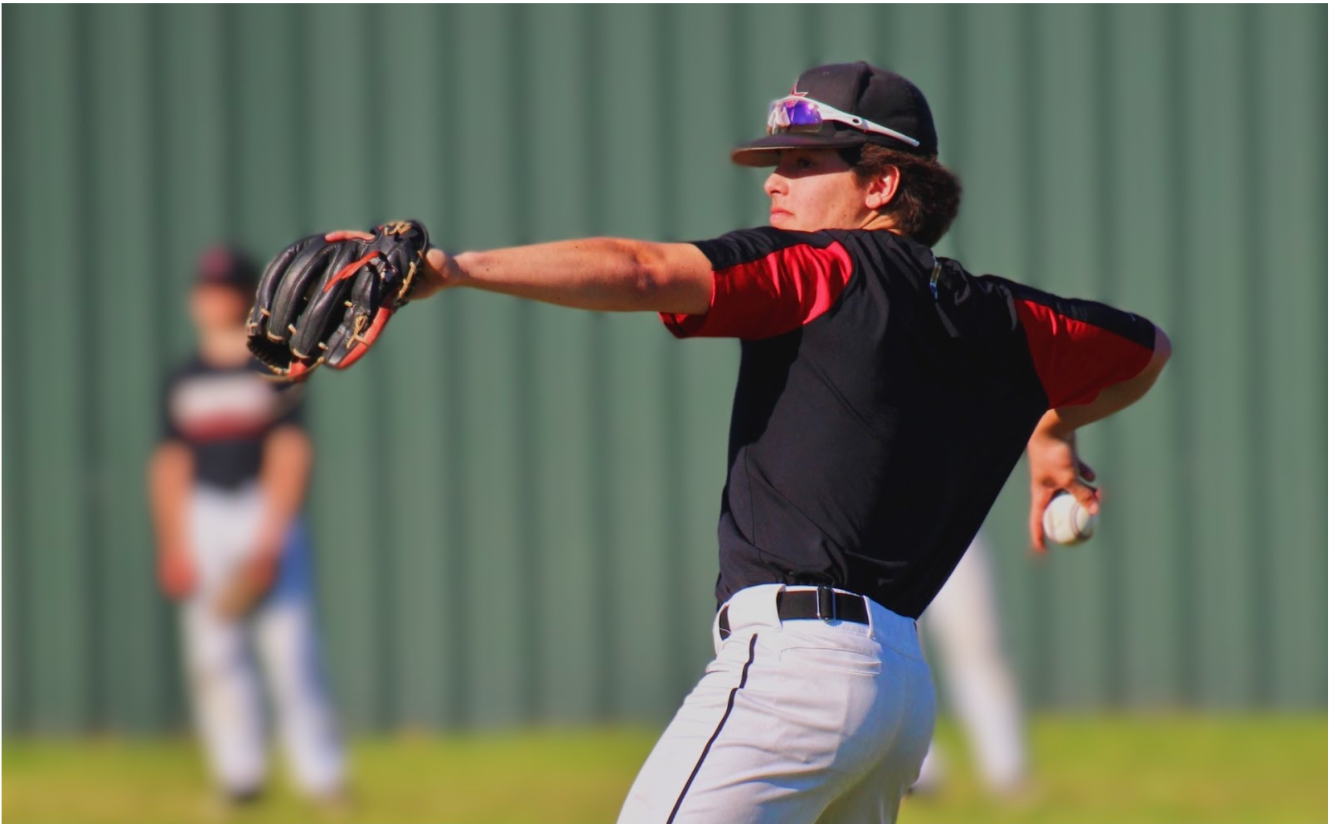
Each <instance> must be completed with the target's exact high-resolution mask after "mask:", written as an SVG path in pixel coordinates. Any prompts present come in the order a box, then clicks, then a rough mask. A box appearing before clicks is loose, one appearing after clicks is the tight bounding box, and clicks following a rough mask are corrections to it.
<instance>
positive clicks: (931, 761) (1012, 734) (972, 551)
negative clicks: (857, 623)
mask: <svg viewBox="0 0 1331 824" xmlns="http://www.w3.org/2000/svg"><path fill="white" fill-rule="evenodd" d="M982 536H983V533H980V534H977V535H976V536H975V540H973V541H972V542H971V545H970V548H969V549H967V550H966V554H964V555H962V556H961V560H960V561H959V562H958V563H957V566H956V569H954V570H953V571H952V575H951V576H950V577H949V578H948V579H947V583H946V584H944V585H943V588H942V589H941V590H939V592H938V595H936V596H935V597H934V600H933V601H932V602H931V603H930V604H929V608H928V609H926V610H925V611H924V614H923V615H921V616H920V621H919V624H920V634H921V635H922V636H923V637H924V639H925V641H926V642H929V641H931V642H932V643H933V644H934V646H935V649H936V650H937V652H938V654H939V656H940V657H941V658H942V662H943V673H944V676H945V677H944V679H943V686H944V687H945V688H946V689H947V692H948V697H949V698H950V699H951V701H952V709H953V711H954V712H955V714H956V717H957V720H958V721H960V722H961V728H962V730H963V732H965V734H966V738H967V739H968V742H969V744H970V746H971V750H972V754H973V756H974V760H975V764H976V766H977V767H978V768H979V773H980V779H981V780H982V781H983V782H984V786H985V788H986V789H987V790H988V791H989V792H990V793H991V794H992V795H994V796H995V797H998V798H1003V799H1010V800H1016V799H1020V798H1022V797H1023V795H1025V793H1026V792H1027V790H1028V789H1029V784H1028V780H1029V776H1028V774H1027V768H1028V762H1027V753H1026V732H1025V729H1024V727H1023V720H1022V711H1021V700H1020V698H1019V696H1018V694H1017V683H1016V678H1015V677H1014V676H1013V674H1012V668H1011V667H1010V666H1009V664H1008V661H1007V656H1006V655H1005V654H1004V650H1003V639H1002V632H1001V622H1000V621H999V612H998V602H997V593H996V592H995V589H996V588H995V585H994V575H993V568H992V561H991V560H990V558H989V547H988V545H987V544H986V543H985V541H984V540H983V537H982ZM936 744H937V742H931V743H930V744H929V751H928V753H927V754H926V755H925V757H924V763H923V764H922V765H921V766H920V775H919V778H918V779H916V781H915V783H914V785H912V786H911V791H912V792H915V793H924V794H929V793H933V792H936V791H937V790H938V789H939V788H940V786H941V785H942V783H943V781H944V778H945V773H946V767H945V764H944V760H943V757H942V756H941V755H940V754H939V752H938V748H937V746H936Z"/></svg>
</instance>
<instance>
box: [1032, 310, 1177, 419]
mask: <svg viewBox="0 0 1331 824" xmlns="http://www.w3.org/2000/svg"><path fill="white" fill-rule="evenodd" d="M1172 352H1173V349H1172V346H1171V344H1170V341H1169V337H1168V336H1167V335H1166V334H1165V333H1164V331H1163V330H1161V329H1159V328H1157V329H1156V330H1155V348H1154V351H1153V353H1152V355H1151V360H1150V361H1149V362H1148V363H1147V364H1146V367H1145V368H1144V369H1142V371H1141V372H1139V373H1137V375H1136V376H1135V377H1133V378H1130V379H1129V380H1126V381H1123V382H1122V383H1119V384H1115V385H1114V386H1111V387H1108V388H1107V389H1105V390H1103V391H1102V392H1101V393H1100V394H1099V396H1098V397H1096V399H1095V400H1094V401H1092V402H1090V403H1088V404H1083V405H1081V406H1063V407H1059V408H1057V409H1050V410H1049V411H1048V412H1046V413H1045V414H1044V417H1043V418H1041V419H1040V423H1039V424H1038V425H1037V426H1036V432H1037V433H1044V434H1050V435H1054V436H1056V437H1060V438H1064V439H1066V438H1067V437H1069V436H1070V435H1071V434H1072V433H1073V432H1075V431H1076V430H1078V429H1080V428H1081V427H1083V426H1086V425H1087V424H1090V423H1094V422H1096V421H1099V420H1103V419H1104V418H1107V417H1109V416H1110V415H1113V414H1114V413H1115V412H1119V411H1121V410H1123V409H1126V408H1127V407H1129V406H1131V405H1132V404H1134V403H1136V402H1137V401H1138V400H1140V399H1141V398H1142V396H1144V395H1145V394H1146V392H1147V390H1149V389H1150V388H1151V387H1152V386H1153V385H1154V384H1155V381H1156V379H1157V378H1159V377H1160V372H1161V371H1162V370H1163V369H1164V368H1165V364H1166V363H1167V362H1168V361H1169V357H1170V355H1171V354H1172Z"/></svg>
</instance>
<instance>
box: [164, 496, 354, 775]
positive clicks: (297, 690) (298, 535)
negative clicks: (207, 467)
mask: <svg viewBox="0 0 1331 824" xmlns="http://www.w3.org/2000/svg"><path fill="white" fill-rule="evenodd" d="M261 506H262V499H261V498H260V494H259V491H258V489H257V487H256V486H249V487H246V488H244V489H242V490H241V491H239V492H235V493H230V492H223V491H219V490H211V489H207V488H203V487H201V488H199V489H198V490H197V491H196V492H195V494H194V496H193V499H192V501H191V512H190V515H191V518H190V538H191V543H192V549H193V552H194V557H195V564H196V566H195V569H196V570H197V572H198V579H197V582H198V586H197V587H196V590H195V594H194V596H193V597H191V598H190V599H189V600H188V601H187V602H186V604H185V605H184V609H183V610H182V620H183V630H184V638H185V652H186V661H185V663H186V669H187V677H188V682H189V687H190V696H191V699H192V701H193V707H194V717H195V724H196V725H197V727H198V729H199V733H200V735H201V736H202V738H203V743H204V749H205V751H206V753H207V756H208V761H209V765H210V767H211V769H212V772H213V774H214V776H215V778H216V780H217V782H218V783H219V784H220V785H221V786H222V787H223V788H224V789H226V790H229V791H247V790H251V789H256V788H258V787H259V786H260V785H261V784H262V783H263V780H264V777H265V774H266V773H267V747H266V738H267V736H266V727H265V723H264V716H263V699H262V693H261V691H260V685H259V673H258V670H257V667H256V666H255V652H256V650H255V649H254V647H256V646H257V653H258V655H259V657H261V658H262V659H263V665H264V666H263V668H264V672H265V674H266V675H267V679H268V686H269V694H270V696H271V698H272V705H273V708H274V710H275V713H276V716H277V722H278V725H279V730H280V732H281V737H282V741H283V744H284V745H285V747H286V750H287V753H288V755H289V757H290V760H291V766H292V769H293V772H294V774H295V778H296V781H297V782H298V783H299V785H300V787H301V789H303V790H304V791H305V792H307V793H310V794H311V795H322V794H324V793H327V792H330V791H333V790H335V789H337V788H338V787H339V786H340V784H341V782H342V773H343V754H342V745H341V742H340V741H339V739H338V735H337V730H336V723H335V719H334V715H333V709H332V706H331V702H330V700H329V696H328V691H327V689H326V688H325V685H324V681H323V676H322V669H321V665H320V661H319V651H318V635H317V632H316V630H315V626H314V616H313V608H312V607H313V605H312V603H311V602H312V592H311V579H310V574H309V563H308V549H307V546H306V541H305V537H304V530H303V528H302V526H301V525H300V524H299V523H297V524H296V525H295V527H293V529H292V534H291V536H290V537H289V539H288V544H287V546H286V547H285V549H284V551H283V560H282V567H281V571H280V572H279V575H278V580H277V582H276V583H275V585H274V589H273V591H272V593H271V595H270V596H269V597H268V598H267V599H266V600H265V601H264V603H263V604H262V605H261V606H260V607H259V608H258V609H257V610H255V612H254V614H253V615H252V616H251V617H250V618H249V619H248V620H246V621H242V622H229V621H224V620H222V619H221V618H219V617H218V616H217V614H216V612H215V610H214V607H213V604H214V602H215V600H216V598H217V592H218V589H219V588H220V587H221V586H222V585H223V583H224V582H225V581H226V580H227V579H228V576H229V575H230V574H231V573H232V572H233V571H234V570H235V569H236V568H237V566H238V565H239V564H241V563H242V562H243V561H244V559H245V556H246V554H247V553H248V552H249V551H251V548H252V546H253V540H254V534H255V530H256V529H257V528H258V519H259V517H260V511H261Z"/></svg>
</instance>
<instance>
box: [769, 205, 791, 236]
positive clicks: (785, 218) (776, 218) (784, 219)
mask: <svg viewBox="0 0 1331 824" xmlns="http://www.w3.org/2000/svg"><path fill="white" fill-rule="evenodd" d="M767 223H768V225H770V226H771V227H772V228H773V229H785V230H786V231H796V230H798V229H799V226H798V224H797V223H796V221H795V216H794V215H792V214H791V213H790V212H786V211H781V210H776V211H773V212H771V213H769V214H768V215H767Z"/></svg>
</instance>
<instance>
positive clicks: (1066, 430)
mask: <svg viewBox="0 0 1331 824" xmlns="http://www.w3.org/2000/svg"><path fill="white" fill-rule="evenodd" d="M1076 432H1077V427H1075V426H1073V425H1072V424H1071V423H1070V422H1069V421H1067V420H1065V419H1064V418H1063V417H1062V416H1061V415H1059V414H1058V410H1057V409H1050V410H1049V411H1048V412H1045V413H1044V416H1043V417H1042V418H1040V422H1039V423H1037V424H1036V425H1035V431H1034V432H1033V433H1032V434H1031V437H1032V438H1035V437H1044V438H1053V439H1055V440H1060V441H1071V440H1072V438H1073V436H1074V435H1075V434H1076Z"/></svg>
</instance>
